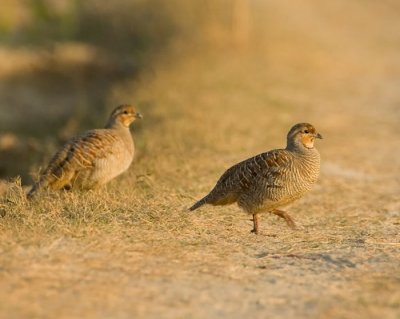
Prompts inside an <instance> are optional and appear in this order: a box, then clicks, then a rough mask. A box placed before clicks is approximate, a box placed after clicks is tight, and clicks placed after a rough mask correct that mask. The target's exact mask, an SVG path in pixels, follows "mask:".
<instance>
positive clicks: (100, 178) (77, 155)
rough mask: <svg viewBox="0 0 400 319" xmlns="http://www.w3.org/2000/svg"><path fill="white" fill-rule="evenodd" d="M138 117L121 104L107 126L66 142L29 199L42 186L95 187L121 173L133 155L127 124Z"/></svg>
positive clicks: (31, 191) (31, 192)
mask: <svg viewBox="0 0 400 319" xmlns="http://www.w3.org/2000/svg"><path fill="white" fill-rule="evenodd" d="M140 117H141V115H140V114H139V113H137V112H136V111H135V110H134V108H133V107H132V106H130V105H121V106H119V107H117V108H116V109H115V110H114V111H113V113H112V114H111V116H110V120H109V123H108V124H107V126H106V128H104V129H95V130H91V131H88V132H86V133H84V134H82V135H80V136H78V137H75V138H73V139H71V140H70V141H68V142H67V143H66V144H65V145H64V146H63V147H62V149H61V150H59V151H58V152H57V153H56V154H55V155H54V156H53V158H52V159H51V161H50V163H49V165H48V167H47V168H46V170H45V171H44V172H43V174H42V175H41V176H40V178H39V181H38V182H36V183H35V184H34V185H33V187H32V189H31V190H30V192H29V193H28V198H30V197H32V196H33V195H34V194H35V193H36V192H37V191H38V190H40V189H42V188H51V189H61V188H74V187H79V188H85V189H89V188H94V187H96V186H99V185H102V184H105V183H107V182H108V181H109V180H111V179H112V178H114V177H115V176H117V175H119V174H121V173H122V172H124V171H125V170H126V169H127V168H128V167H129V165H130V163H131V162H132V160H133V156H134V144H133V139H132V135H131V134H130V131H129V125H130V124H131V123H132V122H133V121H134V119H135V118H140Z"/></svg>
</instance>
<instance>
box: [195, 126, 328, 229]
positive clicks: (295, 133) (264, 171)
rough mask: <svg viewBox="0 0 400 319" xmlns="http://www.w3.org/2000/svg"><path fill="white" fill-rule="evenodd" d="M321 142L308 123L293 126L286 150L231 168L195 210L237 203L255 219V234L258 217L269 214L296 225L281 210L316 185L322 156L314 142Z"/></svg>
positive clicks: (318, 135) (257, 227) (293, 225)
mask: <svg viewBox="0 0 400 319" xmlns="http://www.w3.org/2000/svg"><path fill="white" fill-rule="evenodd" d="M316 138H320V139H321V138H322V136H321V135H320V134H319V133H317V132H316V130H315V128H314V127H313V126H312V125H311V124H308V123H299V124H296V125H294V126H293V127H292V128H291V129H290V131H289V133H288V135H287V146H286V148H285V149H276V150H272V151H269V152H266V153H262V154H259V155H257V156H254V157H252V158H249V159H247V160H245V161H243V162H240V163H238V164H236V165H234V166H232V167H231V168H229V169H228V170H227V171H226V172H225V173H224V174H223V175H222V176H221V177H220V179H219V180H218V182H217V184H216V185H215V186H214V188H213V189H212V190H211V192H210V193H209V194H208V195H207V196H205V197H204V198H203V199H201V200H200V201H198V202H197V203H196V204H194V205H193V206H192V207H191V208H190V210H195V209H197V208H199V207H200V206H202V205H204V204H211V205H228V204H232V203H235V202H236V203H237V204H238V206H239V207H240V208H242V209H243V210H244V211H245V212H247V213H248V214H252V215H253V224H254V227H253V230H252V232H254V233H256V234H258V232H259V217H258V216H259V213H261V212H270V213H273V214H275V215H277V216H279V217H282V218H284V219H285V220H286V222H287V224H288V225H289V226H290V227H291V228H295V227H296V225H295V223H294V221H293V220H292V218H291V217H290V216H289V214H288V213H286V212H284V211H282V210H279V209H278V208H280V207H283V206H286V205H288V204H290V203H292V202H293V201H295V200H296V199H299V198H300V197H302V196H303V195H304V194H305V193H306V192H308V191H309V190H310V189H311V186H312V185H313V184H314V183H315V182H316V180H317V179H318V175H319V170H320V156H319V153H318V151H317V149H316V148H315V147H314V140H315V139H316Z"/></svg>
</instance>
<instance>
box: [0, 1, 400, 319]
mask: <svg viewBox="0 0 400 319" xmlns="http://www.w3.org/2000/svg"><path fill="white" fill-rule="evenodd" d="M291 3H292V2H291ZM269 6H270V8H269V9H270V11H271V14H270V16H269V19H270V20H269V21H270V22H269V23H270V25H271V28H272V29H271V30H272V31H269V30H266V32H265V34H264V36H265V37H266V40H265V39H264V40H265V41H264V43H265V45H260V46H258V47H257V49H251V50H250V49H248V50H246V49H243V50H241V51H239V52H236V53H232V52H231V50H226V51H224V48H219V49H218V50H216V51H217V52H214V53H210V52H206V53H204V52H203V51H202V50H201V48H199V49H198V51H197V50H196V49H195V48H193V49H192V50H190V51H188V52H186V53H182V52H181V53H177V52H175V53H171V55H170V56H169V57H164V58H162V59H160V60H159V62H158V63H155V64H154V65H153V67H152V70H150V71H149V72H144V73H143V75H142V76H141V77H140V79H139V80H132V81H130V80H129V79H127V80H125V81H121V82H118V83H115V85H113V86H112V87H111V89H109V90H108V91H107V96H105V97H104V98H105V99H106V101H107V104H109V105H110V108H111V107H112V106H113V105H114V104H116V103H119V102H121V101H122V102H125V101H142V103H141V111H142V113H144V115H145V118H144V120H143V121H142V123H140V124H139V125H138V126H136V127H134V129H133V134H134V137H135V139H136V144H137V149H138V153H137V158H136V160H135V163H134V165H133V166H132V167H131V168H130V170H129V171H128V172H127V173H126V174H124V175H123V176H121V177H119V178H117V179H116V180H115V181H113V182H111V183H110V185H108V187H107V188H106V189H103V190H99V191H95V192H89V193H77V192H72V193H71V192H66V193H48V194H43V196H42V197H40V198H38V199H37V200H35V201H33V202H32V203H28V202H26V200H25V199H24V193H23V192H24V190H23V189H22V188H21V187H20V186H19V182H18V180H16V181H15V182H5V181H4V182H2V184H0V192H1V193H2V199H1V202H0V210H1V213H2V217H1V218H0V283H1V289H0V317H1V318H245V317H252V318H360V319H361V318H363V319H364V318H385V319H386V318H393V319H394V318H399V317H400V271H399V270H400V269H399V268H400V267H399V265H400V175H399V171H400V144H399V139H400V126H399V123H400V122H399V120H400V111H399V110H400V92H399V87H400V59H399V52H400V42H399V40H400V19H399V12H400V7H399V6H398V4H397V3H396V2H395V1H392V2H391V1H385V2H379V3H375V2H373V1H367V2H365V3H364V2H357V1H353V2H344V1H343V2H342V1H337V2H336V1H335V2H334V3H329V4H328V3H326V4H325V5H322V4H321V3H320V2H317V1H304V2H302V3H300V4H299V3H297V2H296V4H293V5H291V4H289V3H288V2H286V1H282V2H278V1H277V2H276V3H274V2H271V3H270V4H269ZM260 42H262V41H261V40H260ZM228 51H229V52H228ZM10 52H11V51H7V50H3V51H2V54H4V55H6V56H7V54H11V55H10V58H11V57H12V58H13V59H14V63H13V65H12V67H15V68H17V67H16V66H17V65H18V63H23V61H25V60H24V59H26V56H25V55H26V54H27V55H28V56H29V57H30V54H32V55H33V59H34V54H35V53H29V54H28V53H24V54H22V53H21V52H11V53H10ZM171 56H173V57H174V58H171ZM30 58H31V57H30ZM18 59H20V60H18ZM3 61H4V59H3ZM2 63H3V64H4V65H3V66H2V73H1V74H2V83H3V84H4V83H5V81H6V80H7V79H9V78H10V77H11V74H13V72H17V71H15V70H14V69H12V68H11V66H10V65H9V64H6V63H4V62H2ZM24 63H25V62H24ZM28 64H29V63H28ZM40 76H42V77H43V74H41V75H40ZM31 78H32V77H30V78H29V77H28V79H31ZM14 81H15V77H14ZM13 83H14V84H13V85H12V86H7V87H5V86H3V87H2V88H0V90H1V96H2V101H3V102H2V105H1V106H0V107H1V110H2V114H1V115H0V120H1V123H7V125H10V126H13V125H16V126H15V127H19V126H17V124H18V123H26V122H23V120H24V119H23V117H22V116H21V114H19V115H18V114H17V112H14V113H13V111H14V110H15V108H16V107H17V105H27V109H26V110H27V112H33V111H32V108H33V109H34V107H35V105H36V106H37V105H49V104H45V103H46V101H47V102H48V103H50V102H51V103H54V102H57V99H58V100H59V101H61V102H60V103H66V102H65V101H69V100H68V99H69V98H70V95H68V94H65V95H63V94H64V93H65V92H61V93H59V95H58V96H57V97H55V94H53V95H52V96H51V99H48V100H46V98H47V97H46V95H45V94H43V92H45V90H44V89H42V90H38V89H37V87H36V85H37V83H34V82H32V83H31V85H29V81H25V82H24V83H23V84H21V85H20V86H17V85H15V82H13ZM78 84H79V83H78ZM32 87H33V88H36V89H32ZM13 89H15V91H13ZM17 89H18V91H17ZM70 89H71V91H73V86H72V88H70ZM66 91H67V90H66ZM13 94H15V95H13ZM64 96H65V99H64ZM6 97H7V100H6V101H4V100H5V98H6ZM11 97H13V98H14V99H11ZM27 100H29V101H30V102H31V104H29V103H25V104H23V102H24V101H25V102H26V101H27ZM10 101H11V102H14V104H12V103H11V102H10ZM56 104H57V103H54V104H52V105H56ZM28 105H29V107H31V108H30V109H28ZM63 105H64V104H63ZM54 107H55V106H54ZM38 109H40V108H39V107H38ZM47 110H48V111H49V112H50V113H51V112H54V113H55V114H57V112H56V111H55V110H54V108H51V107H50V105H49V108H48V109H46V108H44V109H42V111H41V112H42V113H46V112H47ZM94 110H95V109H94ZM18 112H21V110H18ZM107 112H108V111H107ZM107 112H105V111H104V112H101V113H100V114H95V115H96V123H95V124H96V125H102V123H103V122H104V119H105V117H107ZM35 114H36V115H37V114H39V113H38V112H37V113H35ZM45 115H48V114H47V113H46V114H45ZM38 118H39V119H40V117H38ZM43 118H45V116H44V115H43ZM39 119H38V120H37V121H39ZM46 119H47V118H46ZM300 121H308V122H311V123H313V124H314V125H315V126H316V127H317V129H318V130H319V131H320V133H321V134H322V135H323V136H324V139H323V140H321V141H318V145H317V147H318V149H319V150H320V153H321V155H322V172H321V176H320V180H319V182H318V184H317V185H316V186H315V188H314V189H313V190H312V192H310V193H309V194H308V195H307V196H306V197H305V198H303V199H302V200H300V201H298V202H297V203H295V204H293V205H292V206H290V207H289V208H288V211H290V212H291V215H292V216H293V218H294V219H295V220H296V222H297V224H298V225H299V226H300V229H299V230H298V231H292V230H290V229H289V228H287V226H286V225H285V223H284V222H283V221H282V220H279V219H277V217H274V216H270V215H267V214H266V215H263V216H262V218H261V234H260V235H258V236H255V235H253V234H251V233H250V229H251V226H252V223H251V221H250V220H249V217H248V216H246V215H245V214H244V213H242V212H241V211H240V210H239V209H238V208H237V207H235V206H229V207H222V208H220V207H204V208H202V209H201V210H198V211H196V212H194V213H188V212H187V208H188V207H189V206H190V205H191V204H192V203H193V202H194V201H195V200H196V199H198V198H200V197H201V196H203V195H204V194H205V193H206V192H207V191H209V190H210V188H211V187H212V186H213V184H214V182H215V181H216V180H217V178H218V177H219V175H220V174H221V173H222V172H223V171H224V170H225V169H226V168H228V167H229V166H230V165H232V164H234V163H236V162H237V161H240V160H242V159H244V158H246V157H249V156H252V155H254V154H257V153H259V152H262V151H265V150H268V149H272V148H277V147H282V146H284V143H285V134H286V132H287V130H288V129H289V128H290V126H291V125H292V124H293V123H296V122H300ZM33 122H35V121H33ZM10 123H16V124H13V125H11V124H10ZM33 124H35V123H33ZM4 125H5V124H4ZM38 125H39V126H40V124H38ZM3 127H4V126H3ZM79 129H85V128H83V127H79ZM49 131H50V133H52V134H53V135H54V134H56V133H57V134H58V133H59V131H58V130H57V128H54V130H53V131H51V130H49ZM8 132H11V133H12V134H14V135H15V136H17V137H16V138H17V139H18V136H19V134H22V133H20V132H19V131H18V130H16V129H15V130H12V127H11V128H9V129H8ZM63 132H64V131H63ZM50 133H48V135H49V136H51V134H50ZM10 136H11V137H10ZM12 136H13V135H9V136H8V138H4V134H3V139H2V141H3V144H2V145H3V146H2V147H3V150H2V152H1V153H0V154H1V156H2V158H1V160H2V161H6V156H7V154H9V153H7V152H6V149H9V148H11V147H12V145H13V138H12ZM21 136H22V135H21ZM10 138H11V140H10ZM10 141H11V142H10ZM38 141H46V143H47V142H48V143H50V144H51V143H53V139H51V138H48V137H45V136H41V137H40V138H37V139H36V140H35V141H31V142H29V143H28V142H26V140H24V141H22V142H20V143H21V145H22V146H19V147H29V146H30V147H32V149H35V147H37V148H39V149H41V150H42V152H44V153H45V154H47V155H46V156H48V155H49V154H50V151H53V149H52V148H50V149H47V148H46V147H43V145H36V144H37V143H38ZM7 143H8V144H7ZM15 143H17V142H15ZM43 143H45V142H43ZM31 144H32V145H33V146H32V145H31ZM39 144H40V143H39ZM10 145H11V146H10ZM35 145H36V146H35ZM46 145H47V144H46ZM30 152H31V153H33V151H32V150H31V149H30ZM39 158H40V157H39ZM47 158H48V157H47ZM41 164H43V163H41V162H40V161H39V160H36V162H35V163H33V164H32V165H33V166H32V167H31V169H32V170H34V171H37V169H38V167H39V165H41ZM22 168H24V169H25V170H26V167H25V166H23V164H21V166H20V169H21V174H23V173H25V174H26V172H23V171H22Z"/></svg>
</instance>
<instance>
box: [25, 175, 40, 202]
mask: <svg viewBox="0 0 400 319" xmlns="http://www.w3.org/2000/svg"><path fill="white" fill-rule="evenodd" d="M42 187H43V183H42V182H41V181H40V180H39V181H37V182H36V183H35V184H33V186H32V188H31V189H30V191H29V192H28V194H26V198H27V199H29V200H30V199H32V198H33V197H34V196H35V194H36V193H37V192H38V191H39V190H40V189H41V188H42Z"/></svg>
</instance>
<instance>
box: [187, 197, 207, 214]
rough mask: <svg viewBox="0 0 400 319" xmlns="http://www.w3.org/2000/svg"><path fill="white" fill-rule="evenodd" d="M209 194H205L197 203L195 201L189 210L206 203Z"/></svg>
mask: <svg viewBox="0 0 400 319" xmlns="http://www.w3.org/2000/svg"><path fill="white" fill-rule="evenodd" d="M209 196H210V195H207V196H205V197H203V198H202V199H200V200H199V201H198V202H197V203H195V204H194V205H193V206H192V207H190V208H189V210H190V211H193V210H195V209H197V208H199V207H201V206H203V205H204V204H207V203H208V199H209Z"/></svg>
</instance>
